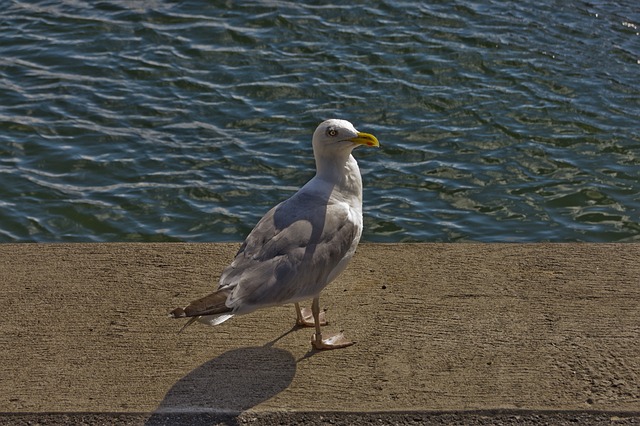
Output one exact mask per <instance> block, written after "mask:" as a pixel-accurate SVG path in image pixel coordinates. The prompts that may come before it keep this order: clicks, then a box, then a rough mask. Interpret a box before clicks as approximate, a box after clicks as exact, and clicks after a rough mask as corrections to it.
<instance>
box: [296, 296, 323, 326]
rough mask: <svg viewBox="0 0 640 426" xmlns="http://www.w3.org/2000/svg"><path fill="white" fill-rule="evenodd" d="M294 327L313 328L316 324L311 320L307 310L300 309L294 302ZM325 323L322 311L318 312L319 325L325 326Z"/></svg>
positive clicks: (310, 314) (309, 311)
mask: <svg viewBox="0 0 640 426" xmlns="http://www.w3.org/2000/svg"><path fill="white" fill-rule="evenodd" d="M295 305H296V325H300V326H302V327H315V325H316V323H315V320H314V319H313V313H312V312H311V309H309V308H300V304H299V303H298V302H296V304H295ZM327 324H329V321H327V319H326V316H325V313H324V311H322V312H320V325H327Z"/></svg>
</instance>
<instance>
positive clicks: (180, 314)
mask: <svg viewBox="0 0 640 426" xmlns="http://www.w3.org/2000/svg"><path fill="white" fill-rule="evenodd" d="M186 316H187V314H186V313H185V312H184V309H183V308H175V309H174V310H173V311H171V312H169V315H168V317H169V318H185V317H186Z"/></svg>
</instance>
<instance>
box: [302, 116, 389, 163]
mask: <svg viewBox="0 0 640 426" xmlns="http://www.w3.org/2000/svg"><path fill="white" fill-rule="evenodd" d="M312 143H313V154H314V156H315V158H316V169H317V172H318V173H319V174H323V173H325V172H329V173H332V174H335V173H336V172H337V171H338V170H342V169H343V168H344V165H345V163H346V162H347V160H348V159H349V156H350V155H351V151H353V149H354V148H356V147H357V146H360V145H366V146H380V144H379V143H378V139H376V137H375V136H373V135H371V134H369V133H362V132H358V131H357V130H356V128H355V127H353V124H351V123H349V122H348V121H346V120H337V119H332V120H327V121H323V122H322V123H320V125H319V126H318V127H317V128H316V131H315V132H313V141H312Z"/></svg>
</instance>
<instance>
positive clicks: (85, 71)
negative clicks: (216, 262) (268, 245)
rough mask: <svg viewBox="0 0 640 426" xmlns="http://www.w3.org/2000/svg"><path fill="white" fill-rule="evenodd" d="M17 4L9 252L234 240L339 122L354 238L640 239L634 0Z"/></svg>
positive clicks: (3, 187) (9, 44)
mask: <svg viewBox="0 0 640 426" xmlns="http://www.w3.org/2000/svg"><path fill="white" fill-rule="evenodd" d="M234 3H235V2H219V1H206V2H205V1H202V2H199V1H194V2H169V1H158V2H81V1H78V2H59V1H54V2H19V1H13V2H9V3H8V5H5V6H4V7H3V12H2V16H1V18H0V241H5V242H8V241H158V240H159V241H174V240H182V241H239V240H242V239H243V238H244V236H245V235H246V234H247V233H248V232H249V231H250V229H251V228H252V227H253V225H254V224H255V222H256V221H257V220H258V219H259V218H260V217H261V216H262V214H264V213H265V212H266V211H267V210H268V209H269V207H271V206H272V205H274V204H275V203H277V202H278V201H280V200H282V199H284V198H286V197H288V196H289V195H291V194H292V193H293V192H294V191H295V190H296V189H297V188H298V187H299V186H301V185H302V184H304V182H305V181H306V180H308V179H309V178H310V177H311V176H312V175H313V165H314V162H313V157H312V152H311V146H310V139H311V133H312V132H313V130H314V129H315V127H316V125H317V124H318V123H319V122H320V121H322V120H324V119H326V118H333V117H335V118H344V119H347V120H350V121H352V122H353V123H354V124H355V125H356V127H357V128H358V129H359V130H361V131H366V132H370V133H373V134H375V135H376V136H377V137H378V139H379V140H380V142H381V144H382V147H381V148H380V149H379V150H373V149H358V150H356V151H355V156H356V157H357V159H358V160H359V163H360V167H361V169H362V172H363V180H364V184H365V194H364V196H365V233H364V240H366V241H384V242H388V241H462V240H470V241H485V242H491V241H639V240H640V237H639V235H640V172H639V170H640V169H639V166H640V136H639V131H638V129H639V124H640V83H639V82H640V6H639V5H638V4H637V1H635V0H634V1H631V0H629V1H617V2H597V1H596V2H582V1H575V2H571V1H569V2H567V1H562V2H561V1H551V0H545V1H539V2H520V3H522V4H519V3H515V4H514V2H501V1H476V2H473V1H446V2H435V3H434V4H422V3H421V2H398V1H366V2H355V3H354V2H349V3H350V4H351V5H350V6H347V5H345V4H334V5H327V4H325V3H324V2H312V3H310V2H306V3H305V4H301V3H299V2H275V3H272V2H237V3H238V4H234Z"/></svg>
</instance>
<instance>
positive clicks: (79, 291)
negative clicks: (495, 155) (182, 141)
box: [0, 243, 640, 424]
mask: <svg viewBox="0 0 640 426" xmlns="http://www.w3.org/2000/svg"><path fill="white" fill-rule="evenodd" d="M238 246H239V245H238V244H167V243H162V244H2V245H0V280H1V282H2V285H1V287H0V294H1V298H2V302H3V303H2V306H3V309H4V312H5V320H4V321H2V323H1V324H0V360H1V361H2V362H1V363H0V376H1V377H2V386H1V387H0V422H2V423H7V422H10V421H11V420H19V419H24V418H25V417H24V416H27V417H28V416H35V417H36V418H38V416H40V417H41V418H46V417H47V416H53V417H55V418H58V419H62V421H63V422H64V418H74V417H73V416H83V415H87V416H98V417H100V416H103V417H104V418H111V417H109V416H116V417H117V416H121V418H122V421H123V423H126V422H129V423H132V424H133V423H144V422H147V423H149V422H150V421H154V419H155V420H157V421H164V420H162V419H163V418H165V419H171V418H173V419H174V420H176V419H179V418H182V417H181V416H183V417H184V416H186V417H189V416H191V417H192V418H194V419H195V418H199V417H198V416H200V417H202V418H204V419H208V420H205V421H206V422H208V423H207V424H210V423H212V419H216V418H217V419H218V420H215V421H218V422H222V423H225V422H227V421H226V420H225V419H226V418H227V417H228V418H233V419H236V420H234V422H240V421H241V420H242V419H249V420H250V419H251V418H252V416H253V417H255V418H260V419H262V420H265V419H275V420H273V421H274V423H276V424H277V423H279V422H280V421H282V418H283V417H282V416H285V417H286V418H287V419H288V420H291V421H299V422H305V423H306V420H309V419H313V418H315V419H320V417H321V416H322V415H323V414H322V413H325V414H324V415H325V416H328V415H329V414H326V413H333V414H331V415H336V416H339V414H336V412H340V413H343V417H342V418H346V417H344V416H349V415H361V416H365V417H366V416H369V417H367V418H375V416H380V415H386V416H388V419H392V418H393V416H401V417H398V418H397V419H396V422H399V423H401V424H402V421H400V420H401V419H406V421H407V423H410V421H409V420H410V419H413V418H414V417H411V416H416V417H415V418H416V419H420V418H423V416H432V417H430V419H431V420H433V421H434V422H435V423H437V419H438V418H440V417H437V416H446V415H457V416H465V415H466V416H472V417H473V416H480V417H482V416H484V415H486V414H491V413H493V414H491V415H494V416H506V417H504V419H507V420H508V418H510V417H509V416H523V415H524V416H528V417H527V418H533V417H531V416H538V418H540V419H542V420H541V422H542V421H547V422H551V420H549V419H546V420H545V418H544V416H545V415H547V416H554V415H559V416H578V417H579V416H587V417H589V416H590V417H589V418H590V419H591V420H594V419H598V418H600V417H598V416H601V417H602V416H604V417H602V418H606V419H608V420H607V422H610V421H614V420H615V421H616V422H623V423H626V422H636V421H638V420H639V419H640V414H638V413H640V387H639V386H638V383H640V244H524V245H522V244H411V245H395V244H362V245H361V246H360V248H359V249H358V253H357V254H356V256H355V258H354V261H353V262H352V264H351V266H350V267H349V268H348V269H347V271H346V272H345V274H344V275H343V276H342V277H341V278H339V279H338V281H337V282H336V283H333V284H332V285H331V286H330V287H329V288H328V289H327V290H326V291H325V294H323V297H322V299H321V304H322V305H323V306H324V307H326V308H327V316H328V318H329V320H330V322H331V323H330V325H329V326H328V327H329V329H344V330H345V334H346V335H347V336H348V337H350V338H352V339H354V340H356V341H357V342H358V343H357V344H356V345H355V346H352V347H350V348H347V349H343V350H337V351H329V352H321V353H315V352H311V351H310V348H311V346H310V343H309V340H310V337H311V334H312V331H311V330H309V329H298V328H292V324H293V319H294V314H293V308H292V307H291V306H284V307H278V308H272V309H268V310H263V311H260V312H258V313H254V314H250V315H248V316H244V317H238V318H234V319H232V320H231V321H229V322H227V323H225V324H223V325H221V326H218V327H216V328H209V327H205V326H201V325H196V326H193V327H191V328H189V329H187V330H186V331H185V332H184V333H182V334H180V335H177V334H176V332H177V331H178V329H179V328H180V326H181V325H182V322H179V321H176V320H171V319H169V318H167V317H166V314H167V312H168V311H169V310H170V309H171V308H173V307H175V306H178V305H180V304H183V303H184V302H185V301H188V300H190V299H192V298H194V297H196V296H200V295H202V294H204V293H205V292H207V291H209V290H210V289H211V288H212V287H213V285H214V283H215V282H217V278H218V276H219V273H220V272H221V270H222V268H223V267H224V266H226V264H228V263H229V261H230V260H231V259H232V257H233V255H234V254H235V251H236V250H237V248H238ZM82 413H94V414H82ZM112 413H119V414H112ZM140 413H142V414H140ZM145 413H146V414H145ZM237 413H242V414H241V415H240V416H239V417H236V415H237ZM314 413H315V414H314ZM357 413H359V414H357ZM380 413H383V414H380ZM384 413H387V414H384ZM452 413H457V414H452ZM474 413H475V414H474ZM545 413H546V414H545ZM43 416H44V417H43ZM56 416H58V417H56ZM65 416H66V417H65ZM172 416H173V417H172ZM207 416H209V417H207ZM305 416H307V417H305ZM308 416H311V417H308ZM314 416H315V417H314ZM372 416H373V417H372ZM407 416H408V417H407ZM433 416H436V417H433ZM540 416H542V417H540ZM98 417H97V418H98ZM186 417H185V418H186ZM442 418H445V417H442ZM467 418H471V417H467ZM567 418H569V417H567ZM296 419H297V420H296ZM305 419H306V420H305ZM336 419H337V420H339V419H340V417H337V418H336ZM50 420H51V419H50ZM265 421H266V420H265ZM318 421H319V422H324V420H318ZM403 421H404V420H403ZM50 423H51V422H50ZM127 424H128V423H127Z"/></svg>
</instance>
